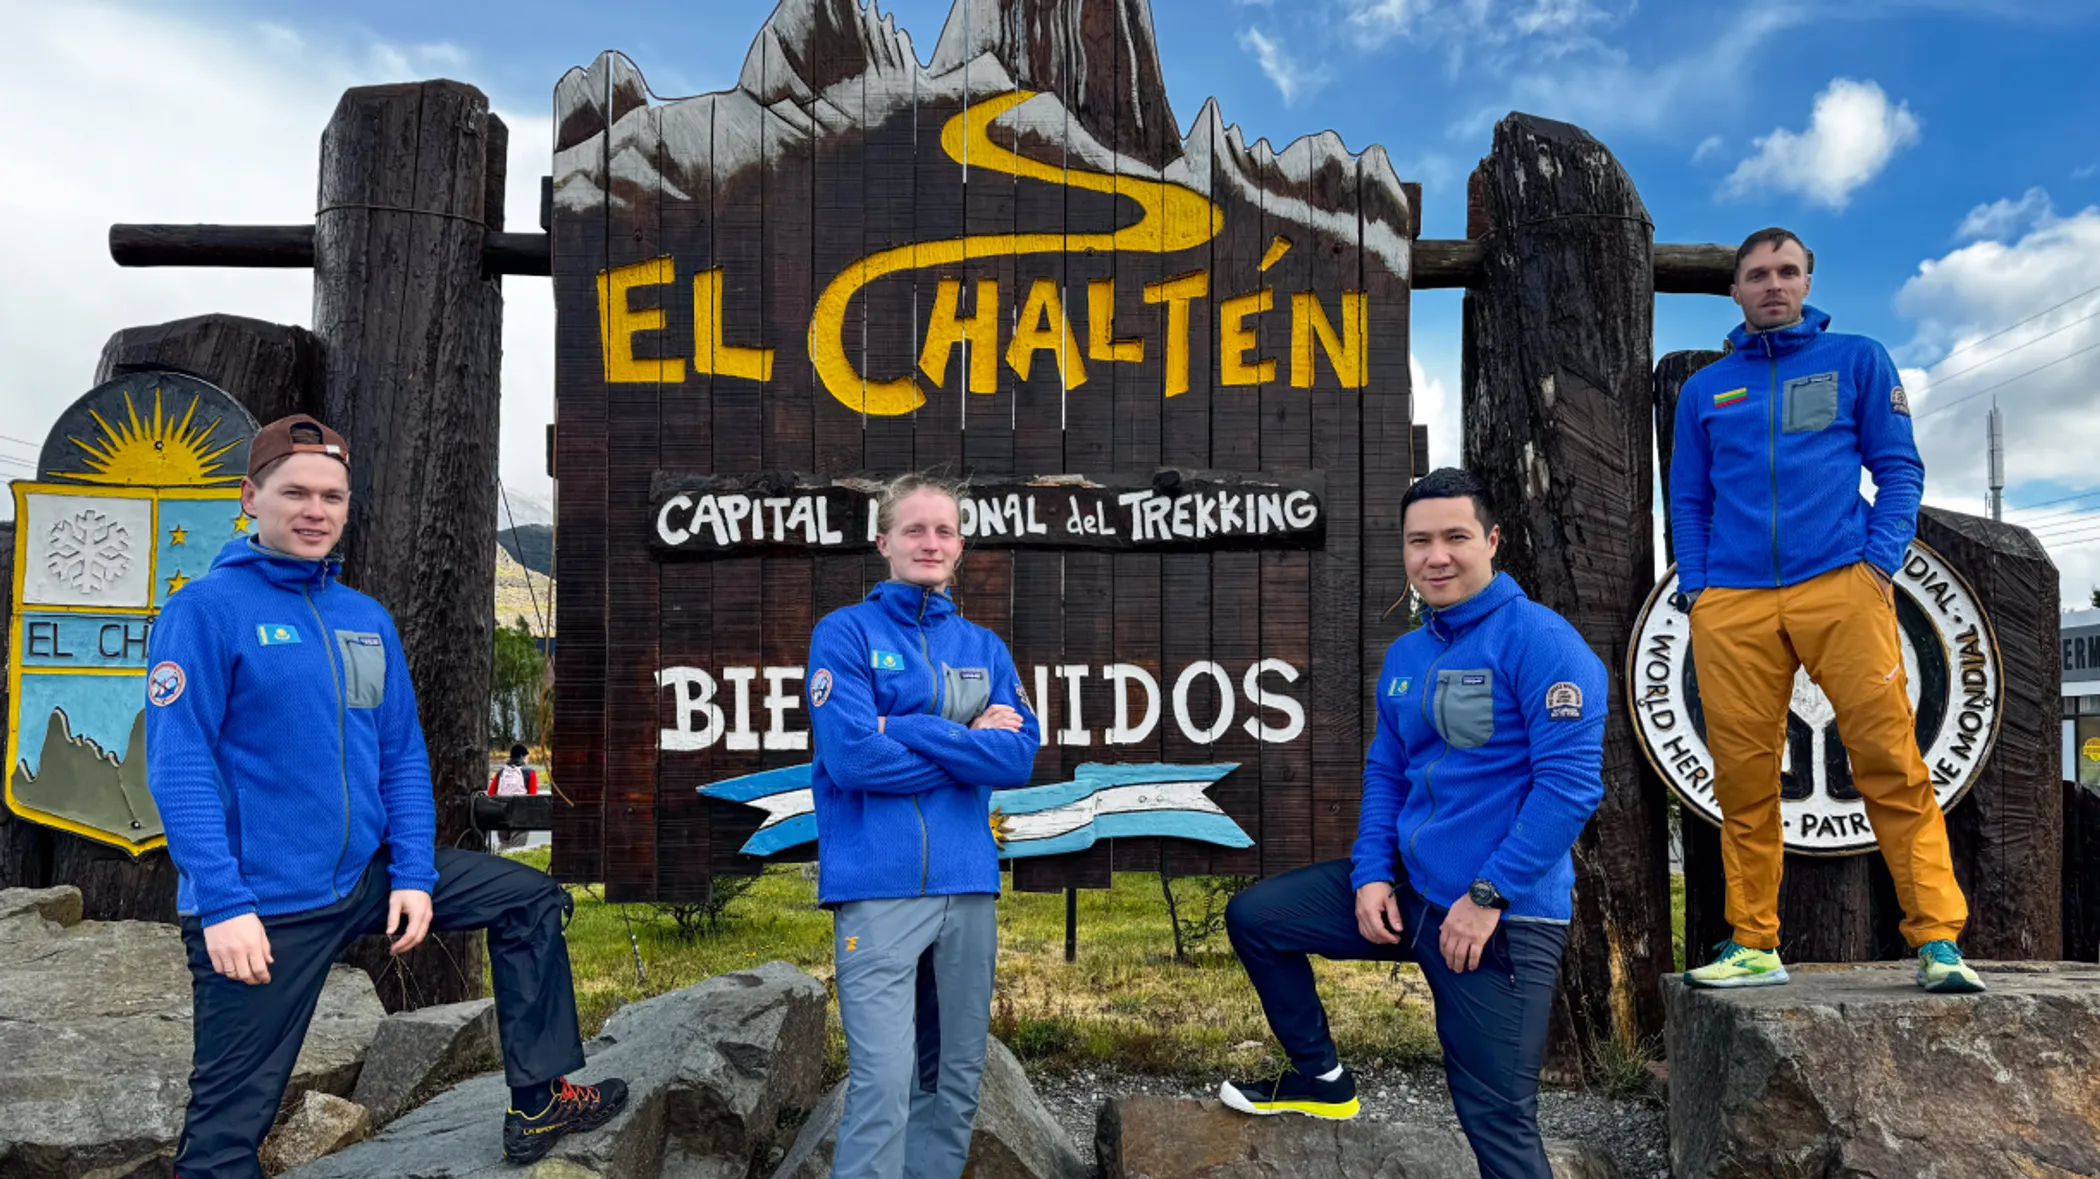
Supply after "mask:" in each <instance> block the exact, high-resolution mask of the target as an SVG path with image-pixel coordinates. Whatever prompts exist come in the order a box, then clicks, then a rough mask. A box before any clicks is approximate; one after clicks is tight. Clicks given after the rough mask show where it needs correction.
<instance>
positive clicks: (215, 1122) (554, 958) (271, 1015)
mask: <svg viewBox="0 0 2100 1179" xmlns="http://www.w3.org/2000/svg"><path fill="white" fill-rule="evenodd" d="M437 870H438V882H437V888H436V889H435V890H433V891H432V893H431V897H430V899H431V920H430V929H431V932H433V933H437V932H440V931H442V932H447V933H450V932H453V931H455V930H462V929H486V930H488V952H489V973H490V980H491V982H492V983H493V984H494V989H495V993H496V1027H497V1031H498V1033H499V1034H500V1035H501V1036H502V1039H503V1073H504V1077H505V1079H506V1080H508V1081H509V1082H510V1083H511V1084H512V1085H521V1086H522V1085H531V1084H535V1083H538V1082H542V1081H552V1080H554V1079H555V1078H556V1077H559V1076H562V1075H563V1074H565V1073H569V1072H572V1071H574V1070H576V1069H580V1068H582V1067H583V1041H582V1039H581V1037H580V1036H579V1035H578V1032H577V1027H576V991H575V984H574V983H573V982H572V981H571V980H570V977H569V943H568V941H567V939H565V938H564V937H563V936H562V923H563V921H564V920H565V918H566V917H567V915H568V914H569V912H570V911H571V909H572V908H573V905H574V902H572V901H571V900H570V899H569V895H568V894H567V893H566V892H563V891H562V888H561V886H560V885H558V884H556V883H555V882H554V880H553V878H551V877H549V876H548V875H547V874H546V873H544V872H541V871H539V870H538V869H536V868H533V867H531V866H529V865H526V864H520V863H517V862H516V861H514V860H506V859H503V858H501V857H499V856H490V855H483V854H481V853H480V852H469V851H460V850H458V849H455V848H449V847H441V848H438V849H437ZM391 892H392V885H391V882H390V881H389V879H388V877H387V857H386V853H385V852H384V851H382V852H381V853H380V854H379V855H378V856H377V857H375V858H374V859H373V861H372V863H371V864H370V865H368V866H367V867H366V868H365V873H364V875H363V876H362V877H360V878H359V879H358V882H357V887H355V888H353V889H351V890H350V895H348V896H346V897H344V898H343V899H342V900H340V901H337V902H335V903H334V904H332V905H327V906H324V907H322V908H319V909H309V910H307V911H306V912H304V913H291V914H287V915H285V916H281V917H265V918H263V929H264V930H265V932H267V933H268V934H269V938H270V953H271V955H272V957H274V958H275V961H273V962H272V963H271V964H270V981H269V982H267V983H264V984H262V985H260V986H249V985H248V984H246V983H243V982H241V981H240V980H238V979H233V978H228V977H226V976H224V975H222V974H219V973H218V972H217V971H215V970H213V969H212V965H211V955H210V954H208V953H206V952H205V949H204V930H203V928H202V927H201V926H199V925H198V924H197V919H196V918H194V917H185V918H183V920H182V941H183V945H184V946H186V947H187V948H188V950H189V961H190V976H191V979H192V985H193V989H194V992H195V996H196V1017H195V1022H194V1028H193V1031H194V1035H195V1037H196V1054H195V1056H194V1058H193V1065H192V1069H191V1072H190V1104H189V1110H188V1113H187V1114H186V1116H185V1117H184V1119H183V1124H182V1137H181V1139H179V1140H178V1142H177V1144H176V1148H175V1174H176V1176H177V1177H178V1179H262V1173H263V1172H262V1165H261V1164H260V1163H259V1162H257V1161H256V1157H255V1152H256V1149H257V1148H258V1147H260V1146H261V1145H262V1140H263V1136H264V1135H266V1134H268V1133H269V1132H270V1124H271V1122H273V1121H274V1120H275V1119H276V1117H277V1103H278V1102H279V1101H280V1100H281V1099H282V1098H283V1097H284V1086H285V1083H286V1082H287V1081H289V1080H290V1079H291V1075H292V1064H293V1062H294V1061H296V1060H297V1059H298V1058H299V1048H300V1046H301V1045H302V1044H304V1043H305V1041H306V1025H307V1022H308V1021H309V1020H311V1019H312V1018H313V1014H314V1005H315V1003H316V1002H318V1001H319V999H320V997H321V987H322V985H323V984H324V983H326V982H327V981H328V968H329V967H330V966H332V965H334V964H335V960H336V958H337V957H338V956H340V955H341V954H342V952H343V951H344V950H345V949H346V948H348V946H349V945H350V943H351V942H352V941H354V940H356V939H357V938H359V937H362V936H364V935H365V934H373V933H382V932H384V931H385V928H386V919H387V903H388V899H389V896H390V895H391ZM498 1112H500V1111H497V1110H490V1111H489V1116H490V1118H491V1120H493V1119H494V1118H495V1117H496V1116H497V1114H498Z"/></svg>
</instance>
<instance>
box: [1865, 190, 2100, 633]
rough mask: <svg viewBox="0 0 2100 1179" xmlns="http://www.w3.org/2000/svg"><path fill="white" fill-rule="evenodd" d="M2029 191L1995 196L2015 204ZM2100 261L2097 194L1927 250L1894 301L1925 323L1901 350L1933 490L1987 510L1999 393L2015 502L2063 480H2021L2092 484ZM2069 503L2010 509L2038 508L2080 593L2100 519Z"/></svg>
mask: <svg viewBox="0 0 2100 1179" xmlns="http://www.w3.org/2000/svg"><path fill="white" fill-rule="evenodd" d="M2030 195H2031V194H2030ZM2028 200H2029V198H2028V197H2027V196H2023V197H2021V198H2019V199H2018V200H2007V201H2002V202H1998V204H2003V205H2008V206H2012V207H2015V208H2017V207H2019V206H2022V205H2025V204H2027V203H2028ZM2042 200H2043V201H2044V202H2046V200H2047V197H2046V195H2044V196H2043V198H2042ZM1993 207H1995V206H1982V208H1985V209H1988V208H1993ZM1975 217H1976V214H1975V213H1973V212H1972V213H1971V214H1970V219H1974V218H1975ZM2096 271H2100V206H2094V207H2090V208H2087V209H2085V210H2083V211H2081V212H2079V213H2077V214H2075V215H2072V216H2068V217H2058V218H2049V219H2046V220H2042V219H2037V220H2035V221H2034V223H2033V224H2032V226H2031V228H2028V229H2027V230H2026V231H2025V232H2024V233H2023V234H2021V235H2020V236H2019V237H2018V238H2017V239H2015V240H2010V241H1999V240H1981V241H1975V242H1971V243H1969V244H1967V245H1963V246H1961V247H1960V248H1958V249H1955V250H1953V251H1951V252H1950V253H1948V254H1946V255H1945V256H1943V257H1939V258H1931V259H1927V260H1925V261H1924V262H1921V263H1920V264H1919V266H1918V272H1917V273H1916V274H1915V275H1913V276H1912V277H1911V278H1910V279H1909V280H1908V281H1907V282H1905V283H1904V285H1903V288H1902V290H1901V291H1899V292H1898V293H1897V296H1896V309H1897V310H1898V311H1899V312H1901V313H1902V314H1904V315H1906V316H1909V317H1911V318H1913V319H1915V320H1916V321H1917V323H1918V329H1917V333H1916V334H1915V336H1914V337H1913V338H1912V339H1911V340H1910V341H1909V342H1908V343H1907V344H1905V345H1904V346H1903V347H1902V348H1901V349H1899V354H1900V356H1901V358H1902V359H1903V360H1904V361H1905V362H1906V363H1905V366H1904V369H1903V380H1904V388H1905V390H1906V391H1907V392H1909V394H1910V400H1911V404H1912V406H1913V407H1914V408H1915V411H1916V414H1917V417H1916V419H1915V424H1916V430H1917V437H1918V449H1919V451H1920V452H1921V453H1922V454H1923V455H1924V458H1925V474H1926V500H1927V502H1930V503H1938V504H1941V505H1944V506H1947V507H1953V508H1957V509H1959V510H1963V511H1971V512H1980V511H1982V509H1983V494H1984V487H1985V482H1986V476H1985V460H1984V455H1985V450H1984V417H1985V414H1986V412H1987V411H1988V410H1989V408H1990V405H1991V402H1992V399H1993V398H1994V397H1995V398H1996V399H1997V401H1998V404H1999V407H2000V410H2001V412H2002V414H2003V416H2004V421H2005V455H2006V477H2007V479H2008V481H2009V486H2008V488H2007V492H2006V500H2007V502H2009V503H2014V504H2018V503H2022V502H2030V501H2034V500H2037V499H2052V498H2056V497H2057V496H2058V495H2061V494H2062V493H2061V492H2056V493H2055V494H2047V493H2044V492H2040V491H2027V490H2023V485H2034V486H2037V487H2046V488H2060V487H2069V488H2074V489H2075V488H2080V487H2090V486H2092V485H2093V483H2094V474H2093V462H2092V456H2091V447H2090V445H2089V444H2088V440H2089V439H2090V438H2091V436H2092V432H2093V420H2094V405H2095V395H2094V393H2093V390H2094V389H2095V388H2100V314H2095V313H2096V312H2100V295H2082V294H2081V293H2082V292H2085V291H2087V290H2088V289H2089V288H2090V287H2092V285H2093V281H2094V280H2093V278H2092V275H2093V274H2094V273H2095V272H2096ZM2058 304H2062V306H2058ZM2038 313H2039V314H2038ZM2023 321H2024V322H2023ZM2087 349H2091V350H2090V351H2087ZM1992 386H2001V387H1999V388H1996V389H1993V388H1992ZM2067 506H2068V505H2067ZM2064 510H2065V508H2064V507H2044V508H2039V509H2036V510H2035V511H2033V512H2019V511H2013V512H2008V513H2007V517H2008V519H2011V520H2012V521H2013V522H2015V523H2020V522H2022V521H2023V520H2032V521H2033V522H2034V529H2035V531H2036V534H2037V535H2038V536H2040V537H2041V539H2042V542H2043V544H2044V545H2046V546H2048V547H2049V550H2050V556H2051V557H2052V558H2053V559H2054V560H2055V561H2056V563H2057V567H2058V569H2059V570H2061V571H2062V578H2063V581H2062V592H2063V594H2064V600H2065V602H2066V603H2067V604H2073V603H2074V599H2075V602H2084V601H2086V600H2087V597H2088V595H2089V594H2090V592H2091V587H2092V586H2093V585H2094V584H2096V583H2100V544H2095V543H2079V542H2081V541H2091V540H2094V539H2096V538H2100V527H2086V528H2083V529H2081V526H2080V519H2081V518H2080V517H2077V516H2060V515H2053V513H2057V512H2062V511H2064ZM2093 523H2094V524H2095V525H2100V519H2096V520H2094V521H2093Z"/></svg>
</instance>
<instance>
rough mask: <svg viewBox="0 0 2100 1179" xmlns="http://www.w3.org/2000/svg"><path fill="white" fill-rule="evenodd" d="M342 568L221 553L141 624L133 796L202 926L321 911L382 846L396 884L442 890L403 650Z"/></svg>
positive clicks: (182, 905) (246, 549)
mask: <svg viewBox="0 0 2100 1179" xmlns="http://www.w3.org/2000/svg"><path fill="white" fill-rule="evenodd" d="M338 569H339V566H338V564H337V563H336V562H335V561H333V560H327V561H307V560H301V559H299V558H296V557H288V556H284V555H283V554H280V553H274V552H271V551H270V550H267V549H264V548H262V547H261V546H260V545H259V544H257V543H255V542H253V541H251V540H234V541H232V542H230V543H229V544H227V545H226V547H225V548H223V549H221V550H220V551H219V555H218V558H217V559H216V560H214V561H213V562H212V567H211V572H210V573H208V574H206V575H205V576H203V577H200V578H198V579H197V580H195V581H192V582H190V583H189V584H188V585H186V586H184V587H183V588H182V592H180V593H177V594H175V595H173V596H171V597H169V599H168V602H167V605H165V606H163V607H162V608H161V612H160V618H159V619H158V620H157V621H156V622H155V623H154V625H153V634H152V637H151V639H150V640H149V642H148V646H147V655H146V659H147V662H148V665H149V666H150V667H151V668H152V671H151V672H150V673H149V675H148V678H147V689H146V702H147V707H146V782H147V786H148V787H149V788H150V789H151V790H152V791H153V801H154V803H155V805H157V806H158V807H159V808H160V817H161V821H162V823H163V824H164V825H165V826H166V827H167V832H168V854H169V855H171V856H172V857H173V858H174V860H175V868H176V871H177V873H178V874H179V876H180V880H179V883H178V885H177V894H176V907H177V908H178V909H179V910H180V911H181V912H183V913H185V914H193V915H195V916H196V918H197V920H198V921H199V922H201V923H202V924H204V925H215V924H217V923H219V922H221V921H224V920H226V919H227V918H229V917H238V916H240V915H241V914H243V913H257V914H260V915H262V916H264V917H271V916H277V915H280V914H285V913H300V912H304V911H306V910H308V909H316V908H319V907H321V906H323V905H327V904H331V903H333V902H335V901H337V900H339V899H341V898H342V897H344V896H346V895H348V893H349V891H350V889H351V887H352V886H353V885H355V884H356V883H357V879H358V877H359V876H360V875H362V874H363V873H364V870H365V867H366V866H367V865H368V864H369V863H370V862H371V859H372V857H373V855H374V854H375V853H376V852H377V851H378V850H379V847H380V845H381V843H382V842H383V843H385V844H386V846H387V847H388V849H389V851H390V853H391V860H390V867H389V869H388V871H389V873H390V876H391V879H392V886H393V887H394V888H397V889H420V890H422V891H424V892H428V891H430V890H431V889H432V888H433V887H435V886H436V884H437V869H436V867H435V865H434V863H433V858H434V857H433V846H434V844H435V842H436V838H437V811H436V806H435V803H434V802H433V801H432V798H431V790H430V760H429V757H428V756H427V755H426V753H425V752H424V749H423V732H422V729H421V727H420V726H419V725H418V723H417V721H416V697H415V691H414V689H413V688H411V687H410V686H409V682H408V664H407V663H406V662H405V661H404V659H403V657H402V653H401V638H400V636H399V635H397V634H396V633H395V632H394V622H393V619H391V618H389V617H388V616H387V612H386V609H385V608H384V607H382V606H381V605H380V604H379V603H378V602H375V601H373V600H372V599H371V598H368V597H366V596H365V595H363V594H361V593H358V592H357V591H356V590H353V589H350V588H349V587H347V586H344V585H341V584H339V583H338V582H337V581H336V579H335V578H336V573H337V571H338Z"/></svg>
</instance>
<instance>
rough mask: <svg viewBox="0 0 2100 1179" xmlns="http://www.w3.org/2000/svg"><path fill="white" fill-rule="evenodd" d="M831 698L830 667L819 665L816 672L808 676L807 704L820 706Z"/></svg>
mask: <svg viewBox="0 0 2100 1179" xmlns="http://www.w3.org/2000/svg"><path fill="white" fill-rule="evenodd" d="M829 699H831V669H830V668H828V667H820V668H818V669H817V674H815V675H813V676H811V677H809V706H810V707H811V708H822V707H824V702H825V701H826V700H829Z"/></svg>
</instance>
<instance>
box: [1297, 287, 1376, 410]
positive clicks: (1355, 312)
mask: <svg viewBox="0 0 2100 1179" xmlns="http://www.w3.org/2000/svg"><path fill="white" fill-rule="evenodd" d="M1367 306H1368V296H1366V295H1365V294H1364V292H1362V291H1344V292H1342V338H1341V339H1340V340H1336V339H1335V338H1334V325H1332V324H1330V323H1328V322H1327V309H1326V308H1324V307H1322V306H1320V296H1319V295H1318V294H1316V293H1314V292H1312V291H1299V292H1298V293H1297V294H1295V295H1292V296H1291V386H1292V387H1293V388H1296V389H1310V388H1312V385H1313V337H1314V336H1315V335H1317V336H1318V337H1319V339H1320V347H1322V348H1324V349H1326V351H1327V363H1329V364H1331V365H1333V366H1334V375H1335V376H1337V377H1339V378H1340V379H1341V382H1342V388H1344V389H1361V388H1363V387H1364V386H1365V385H1368V384H1370V383H1371V366H1370V358H1369V355H1368V351H1369V350H1368V349H1367V348H1366V347H1365V336H1366V335H1368V332H1366V330H1365V322H1366V321H1367V320H1368V319H1369V318H1370V317H1369V315H1368V314H1367V311H1366V307H1367Z"/></svg>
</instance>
